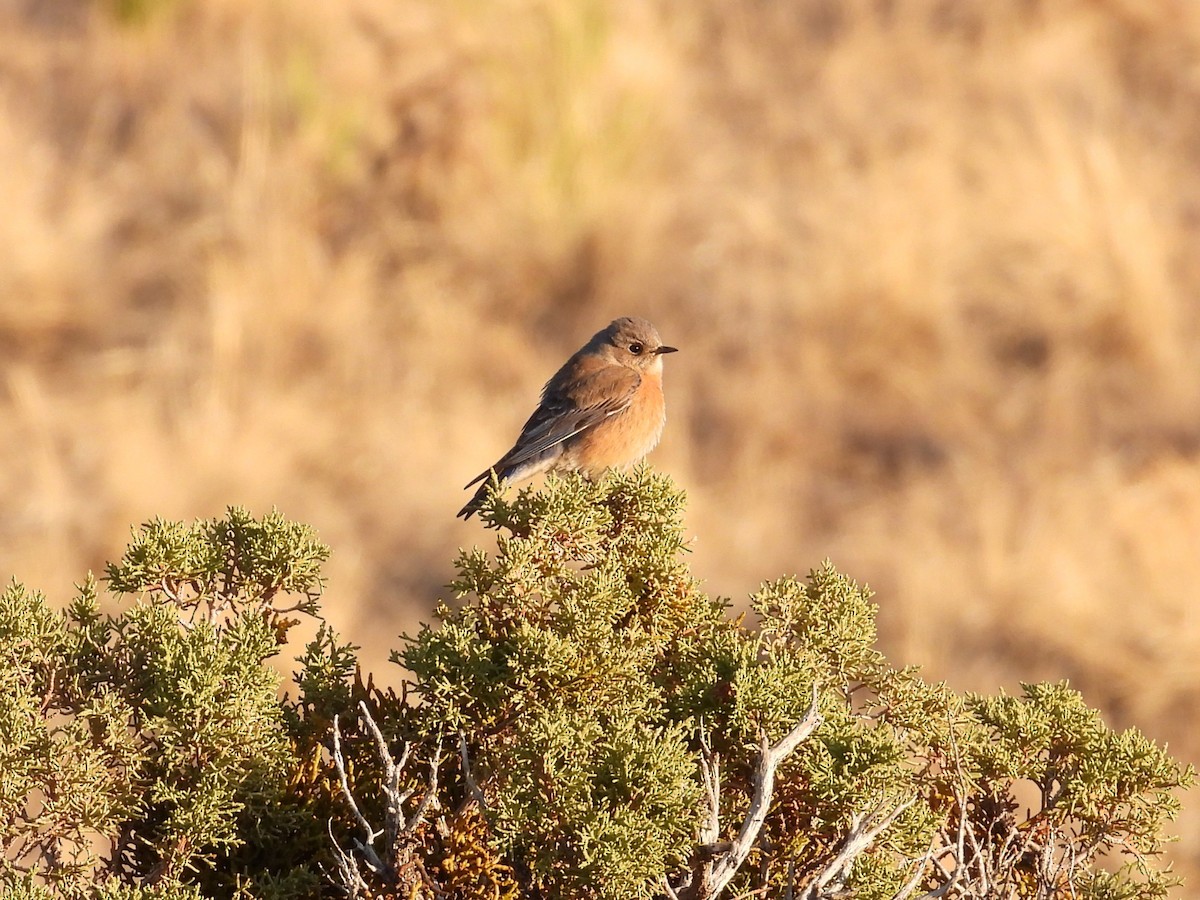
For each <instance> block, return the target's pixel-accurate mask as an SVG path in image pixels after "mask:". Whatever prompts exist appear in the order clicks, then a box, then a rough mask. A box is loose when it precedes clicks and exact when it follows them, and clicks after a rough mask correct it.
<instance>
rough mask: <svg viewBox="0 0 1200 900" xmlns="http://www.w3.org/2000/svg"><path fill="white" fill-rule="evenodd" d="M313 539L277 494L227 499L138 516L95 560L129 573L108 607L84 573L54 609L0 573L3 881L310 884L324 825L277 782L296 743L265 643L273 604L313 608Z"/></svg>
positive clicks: (209, 890) (291, 766)
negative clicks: (271, 500) (0, 582)
mask: <svg viewBox="0 0 1200 900" xmlns="http://www.w3.org/2000/svg"><path fill="white" fill-rule="evenodd" d="M327 554H328V551H327V550H326V549H325V548H324V547H322V546H321V545H320V544H319V543H317V542H316V541H315V540H314V539H313V537H312V535H311V533H310V532H309V531H308V530H307V529H305V528H303V527H302V526H297V525H294V524H292V523H290V522H287V521H286V520H284V519H283V518H282V517H281V516H279V515H278V514H275V513H273V514H271V515H268V516H266V517H264V518H263V519H261V520H255V519H253V518H251V517H250V516H249V515H248V514H247V513H246V512H245V511H244V510H239V509H231V510H229V513H228V515H227V517H225V518H223V519H220V520H215V521H207V522H198V523H196V524H195V525H193V526H190V527H189V526H184V525H181V524H178V523H167V522H161V521H157V520H156V521H154V522H151V523H148V524H147V525H145V526H143V527H142V529H140V530H139V531H138V532H137V533H136V534H135V536H134V540H133V542H132V544H131V545H130V547H129V550H128V551H127V553H126V554H125V556H124V557H123V558H122V560H121V561H120V562H119V563H116V564H114V565H110V566H109V584H110V585H111V586H112V587H113V588H114V589H115V590H117V591H122V592H140V596H139V597H138V598H137V599H136V600H135V601H134V602H133V604H132V605H131V606H129V607H128V608H127V609H126V610H125V611H123V612H122V613H120V614H119V615H115V616H106V615H101V613H100V612H99V609H98V601H97V596H96V587H95V584H94V583H93V582H92V580H91V579H90V578H89V580H88V581H87V582H85V583H84V584H83V585H81V586H80V589H79V595H78V597H77V598H76V599H75V600H74V601H73V602H72V604H71V605H70V607H69V609H68V610H67V611H66V612H56V611H54V610H51V609H50V608H49V607H48V606H47V605H46V603H45V601H44V599H43V598H42V597H41V596H40V595H38V594H35V593H32V592H29V591H27V590H25V589H24V588H23V587H21V586H20V585H16V584H13V585H11V586H10V587H9V588H8V590H7V591H5V592H4V594H3V595H2V598H0V658H3V659H8V660H13V664H11V665H7V666H5V667H2V668H0V690H3V692H4V695H5V697H6V699H9V700H10V701H11V702H6V703H5V704H3V705H0V710H2V711H0V738H2V740H0V768H2V770H3V774H2V775H0V785H2V788H0V804H3V806H2V808H0V816H2V819H0V821H5V822H9V823H11V824H10V826H9V827H8V828H7V829H5V831H4V833H3V834H0V841H2V846H3V857H4V870H3V873H0V878H4V879H5V881H3V882H0V883H3V884H4V885H5V887H6V890H10V889H11V890H14V891H15V890H18V885H21V884H24V885H26V887H25V888H22V889H23V890H33V887H34V886H36V885H41V886H42V888H50V887H54V888H57V889H59V890H61V891H62V892H63V893H64V894H66V895H78V894H80V892H81V891H82V886H83V885H84V884H90V883H91V882H92V881H100V880H102V879H112V881H109V882H108V887H106V888H103V889H101V888H97V889H96V891H98V893H97V892H96V891H93V892H92V893H91V896H97V897H100V896H108V893H105V891H109V890H110V889H111V890H116V889H117V888H116V885H117V884H118V883H120V882H129V883H130V884H131V885H132V884H137V883H142V884H144V886H145V890H141V891H134V890H133V888H132V887H130V891H129V892H127V893H124V894H121V896H129V897H134V896H143V895H144V896H146V897H158V896H162V897H177V896H178V897H183V896H198V895H199V894H198V893H197V892H203V893H204V894H206V895H211V896H231V895H232V894H233V893H235V892H237V891H246V890H250V891H252V892H255V893H260V894H263V895H270V894H271V893H272V890H271V888H272V886H275V885H280V884H284V885H287V886H288V888H289V890H288V891H287V892H286V893H288V894H289V895H295V893H296V891H297V890H301V891H302V890H309V891H311V890H313V889H315V888H316V886H317V885H318V884H319V876H318V873H317V872H316V870H315V863H316V862H317V861H318V860H319V859H320V851H321V849H322V847H323V845H324V836H323V834H322V831H321V828H320V825H319V823H316V822H313V821H312V820H311V815H309V814H308V810H306V808H305V807H306V804H305V802H304V800H303V799H302V798H299V797H297V796H296V792H295V791H294V790H293V785H292V781H293V775H294V773H295V771H296V770H297V768H298V764H299V758H298V756H297V747H296V745H295V742H294V740H293V735H292V734H291V733H290V730H289V728H288V723H287V719H286V716H285V710H284V708H283V707H282V706H281V704H280V702H279V700H278V688H279V677H278V675H277V674H276V673H275V671H274V670H273V669H271V668H270V666H269V665H267V662H268V660H270V659H271V658H272V657H274V656H275V655H276V654H277V653H278V651H279V648H280V643H281V639H282V638H283V637H284V636H285V635H286V631H287V628H288V626H289V624H290V622H289V620H286V619H284V618H283V613H285V612H289V611H295V610H313V609H315V606H314V603H315V596H316V593H317V592H318V591H319V588H320V580H319V566H320V563H321V562H322V561H323V560H324V559H325V558H326V556H327ZM289 592H296V593H297V594H298V596H295V595H292V596H288V597H287V605H272V601H274V600H277V599H282V598H284V597H285V596H286V595H288V593H289ZM33 876H36V878H34V877H33ZM42 888H39V889H42ZM151 888H153V890H151ZM84 893H87V892H86V891H85V892H84ZM114 896H116V895H114Z"/></svg>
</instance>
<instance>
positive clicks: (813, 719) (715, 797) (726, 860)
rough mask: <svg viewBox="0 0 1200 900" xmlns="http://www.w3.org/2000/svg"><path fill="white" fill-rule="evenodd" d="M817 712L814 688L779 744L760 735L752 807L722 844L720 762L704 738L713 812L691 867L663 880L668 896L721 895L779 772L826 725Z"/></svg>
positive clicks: (754, 836)
mask: <svg viewBox="0 0 1200 900" xmlns="http://www.w3.org/2000/svg"><path fill="white" fill-rule="evenodd" d="M821 721H822V719H821V714H820V713H819V712H817V688H816V686H815V685H814V686H813V698H812V703H811V704H810V705H809V707H808V711H807V712H806V713H805V714H804V717H803V718H802V719H801V720H800V721H799V722H798V723H796V726H795V727H794V728H792V730H791V731H789V732H788V733H787V734H786V735H784V736H783V737H782V738H781V739H780V740H779V742H778V743H775V744H772V743H771V742H770V740H769V739H768V738H767V736H766V734H763V735H762V737H761V743H760V746H759V751H758V764H757V766H756V767H755V771H754V793H753V795H752V796H751V798H750V809H749V811H748V812H747V813H746V818H745V819H744V820H743V821H742V825H741V827H740V828H739V829H738V835H737V837H736V838H735V839H734V840H732V841H721V842H718V841H717V838H718V837H719V836H720V831H721V761H720V758H719V756H718V754H716V753H713V752H712V751H711V750H710V749H709V747H708V743H707V741H706V740H704V738H703V737H702V738H701V740H702V742H703V750H702V753H701V756H700V775H701V778H702V779H703V781H704V791H705V795H706V797H707V799H708V816H707V819H706V821H705V822H704V824H703V826H702V827H701V829H700V846H699V847H697V848H696V852H695V853H694V854H693V856H692V869H691V871H690V872H689V873H688V874H687V875H686V876H684V878H683V880H682V881H680V882H679V883H677V884H671V882H670V881H669V880H668V879H665V878H664V881H663V884H664V887H665V890H666V892H667V896H669V897H670V898H672V900H711V898H715V897H717V896H719V895H720V893H721V892H722V891H723V890H725V888H726V887H727V886H728V885H729V882H730V881H732V880H733V877H734V875H736V874H737V872H738V870H739V869H740V868H741V867H742V864H743V863H744V862H745V861H746V857H748V856H749V855H750V850H751V848H753V846H754V842H755V841H757V840H758V835H759V832H760V831H761V830H762V826H763V823H764V822H765V821H766V819H767V812H768V811H769V810H770V808H771V797H772V795H773V794H774V792H775V773H776V772H777V771H778V770H779V766H780V765H781V764H782V763H783V761H784V760H785V759H787V758H788V756H790V755H791V754H792V752H793V751H794V750H795V749H796V748H797V747H798V746H800V743H801V742H802V741H803V740H804V739H805V738H807V737H808V736H809V735H810V734H812V733H813V731H814V730H816V728H817V726H818V725H820V724H821Z"/></svg>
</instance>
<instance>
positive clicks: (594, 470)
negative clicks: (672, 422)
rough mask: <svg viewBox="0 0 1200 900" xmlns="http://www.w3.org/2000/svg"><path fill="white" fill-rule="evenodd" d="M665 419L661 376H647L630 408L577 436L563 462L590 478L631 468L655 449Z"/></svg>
mask: <svg viewBox="0 0 1200 900" xmlns="http://www.w3.org/2000/svg"><path fill="white" fill-rule="evenodd" d="M666 419H667V407H666V402H665V401H664V399H663V392H662V376H661V375H658V374H655V373H650V374H647V375H645V376H644V377H643V379H642V383H641V384H640V385H639V386H638V389H637V391H636V393H634V395H633V401H632V402H631V403H630V404H629V406H628V407H627V408H626V409H625V410H623V411H622V412H619V413H617V414H616V415H614V416H610V417H609V418H608V419H605V420H604V421H603V422H601V423H600V424H599V425H597V426H596V427H595V428H592V429H591V430H589V431H588V432H587V433H586V434H583V435H580V438H579V441H578V442H577V443H576V444H575V446H574V447H572V448H571V449H570V451H569V452H568V454H566V455H567V456H569V457H570V459H569V461H568V460H564V462H567V463H568V465H569V467H570V468H573V469H578V470H579V471H581V472H584V473H586V474H587V475H589V476H595V475H599V474H600V473H601V472H603V471H604V470H605V469H618V468H622V467H624V466H628V465H631V464H632V463H635V462H637V461H638V460H640V459H641V458H642V457H643V456H645V455H646V454H647V453H649V452H650V451H651V450H653V449H654V448H655V446H656V445H657V444H658V439H659V438H660V437H661V436H662V430H663V424H664V423H665V422H666Z"/></svg>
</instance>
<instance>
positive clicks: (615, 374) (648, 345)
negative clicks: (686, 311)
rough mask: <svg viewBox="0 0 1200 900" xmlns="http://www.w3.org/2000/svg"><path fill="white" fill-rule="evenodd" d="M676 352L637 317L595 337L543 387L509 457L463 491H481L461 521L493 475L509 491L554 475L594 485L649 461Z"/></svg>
mask: <svg viewBox="0 0 1200 900" xmlns="http://www.w3.org/2000/svg"><path fill="white" fill-rule="evenodd" d="M677 350H678V348H676V347H668V346H666V345H665V344H663V342H662V338H660V337H659V335H658V329H657V328H655V327H654V326H653V325H652V324H650V323H649V322H648V321H646V320H645V319H642V318H638V317H636V316H622V317H621V318H619V319H614V320H613V321H612V322H610V323H609V324H608V326H607V327H605V328H602V329H601V330H600V331H597V332H596V333H595V334H594V335H592V338H591V340H589V341H588V342H587V343H586V344H584V345H583V346H582V347H580V348H579V350H577V351H576V352H575V353H574V354H573V355H572V356H571V358H570V359H568V360H567V361H566V362H565V363H563V366H562V368H560V369H559V370H558V371H557V372H555V373H554V376H553V377H552V378H551V379H550V380H549V381H547V382H546V386H545V387H544V388H542V397H541V402H540V403H539V404H538V407H537V409H535V410H534V411H533V415H531V416H530V417H529V420H528V421H527V422H526V423H525V427H524V428H522V429H521V435H520V437H518V438H517V441H516V443H515V444H513V446H512V449H511V450H509V451H508V452H507V453H505V454H504V455H503V456H502V457H500V459H498V460H497V461H496V462H495V463H494V464H493V465H491V466H489V467H488V468H486V469H484V470H483V471H482V472H480V473H479V474H478V475H476V476H475V477H474V478H472V479H471V480H470V481H469V482H467V484H466V486H465V487H464V488H463V490H466V489H467V488H470V487H471V486H472V485H474V484H477V483H478V482H480V481H483V482H484V483H483V484H481V485H480V486H479V489H478V490H477V491H475V496H473V497H472V498H471V499H470V501H469V502H468V503H467V505H466V506H464V507H463V508H462V509H460V510H459V511H458V515H459V516H460V517H462V518H463V519H464V520H465V519H469V518H471V516H472V515H473V514H474V513H476V512H478V511H479V508H480V506H482V505H483V501H484V500H485V499H486V497H487V492H488V486H489V484H488V482H487V481H485V479H487V478H488V477H489V476H490V475H491V474H492V473H493V472H495V473H496V475H497V477H498V478H499V479H500V480H501V481H502V482H505V483H509V482H514V481H522V480H524V479H526V478H532V477H533V476H534V475H537V474H539V473H542V472H552V471H554V472H580V473H582V474H584V475H585V476H587V477H588V478H595V477H596V476H598V475H600V474H601V473H602V472H604V471H606V470H608V469H619V468H623V467H625V466H629V465H632V464H633V463H635V462H637V461H638V460H640V459H641V458H642V457H644V456H645V455H646V454H647V453H649V452H650V451H651V450H653V449H654V448H655V447H656V446H657V445H658V440H659V438H660V437H661V436H662V430H663V425H665V424H666V420H667V407H666V401H665V400H664V398H663V388H662V383H663V356H664V355H666V354H667V353H675V352H677Z"/></svg>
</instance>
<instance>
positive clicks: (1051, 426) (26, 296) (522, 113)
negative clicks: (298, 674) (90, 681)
mask: <svg viewBox="0 0 1200 900" xmlns="http://www.w3.org/2000/svg"><path fill="white" fill-rule="evenodd" d="M1198 242H1200V4H1197V3H1195V2H1192V0H1053V2H1051V0H1042V2H1039V0H846V2H841V0H689V2H688V3H686V4H679V3H668V2H658V0H654V2H649V0H648V2H644V3H636V4H632V3H631V4H619V3H606V2H599V0H571V2H554V0H493V2H479V0H438V2H428V0H425V2H415V0H342V2H338V3H288V2H284V0H204V2H200V0H3V2H0V246H2V247H3V251H2V253H0V425H2V427H3V436H4V439H3V441H2V442H0V491H2V493H3V497H4V502H3V504H2V506H0V570H2V572H3V574H4V575H5V576H7V575H9V574H12V575H14V576H16V577H17V578H18V579H20V580H22V581H24V582H25V583H27V584H29V585H31V586H36V587H39V588H41V589H43V590H45V591H46V592H47V593H48V594H49V595H50V596H51V597H52V598H54V599H55V600H56V601H60V602H66V600H67V599H68V598H69V597H70V595H71V593H72V583H73V582H75V581H78V580H80V579H81V577H82V576H83V574H84V573H85V572H86V571H87V570H88V569H89V568H90V569H93V570H96V571H100V570H101V569H102V567H103V564H104V561H105V560H107V559H112V558H115V557H116V556H117V555H119V554H120V552H121V551H122V549H123V547H124V544H125V541H126V539H127V537H128V534H129V527H130V526H131V525H133V524H136V523H138V522H141V521H144V520H145V519H147V518H149V517H152V516H155V515H161V516H164V517H174V518H185V519H191V518H195V517H201V516H212V515H218V514H220V513H221V512H222V511H223V509H224V508H225V506H226V505H229V504H235V503H236V504H244V505H247V506H249V507H250V508H251V509H252V510H254V511H255V512H257V513H262V512H265V511H267V510H269V509H270V508H271V507H272V506H277V507H279V508H280V509H281V510H282V511H283V512H285V513H286V514H287V515H289V516H291V517H293V518H297V519H300V520H303V521H306V522H308V523H310V524H312V525H313V526H315V527H316V528H317V529H318V530H319V532H320V534H321V536H322V538H323V539H324V540H325V541H327V542H328V543H329V544H331V545H332V547H333V548H334V556H333V558H332V560H331V562H330V564H329V566H328V568H327V574H328V576H329V582H330V583H329V590H328V593H327V601H328V610H329V616H330V618H331V620H332V621H333V622H334V624H335V625H336V627H337V628H338V629H339V630H340V631H341V632H342V634H343V635H344V636H345V637H347V638H349V639H351V640H353V641H355V642H357V643H360V644H362V645H363V646H364V648H365V651H364V655H365V659H366V662H367V663H368V665H369V666H371V667H373V668H377V669H378V668H381V667H382V668H384V669H387V668H388V667H387V666H385V664H384V660H385V659H386V655H387V651H388V649H389V648H391V647H394V646H396V645H397V643H398V641H397V638H396V635H398V634H399V633H400V632H401V631H404V630H409V631H411V630H412V629H414V628H415V627H416V626H417V623H418V622H419V621H420V620H422V619H427V618H429V614H430V611H431V609H432V606H433V603H434V601H435V600H436V599H437V598H438V597H439V596H445V595H446V592H445V589H444V588H443V585H444V584H445V583H446V582H447V581H448V580H449V579H450V578H451V577H452V575H453V566H452V561H453V558H454V555H455V551H456V548H458V547H460V546H470V545H472V544H474V543H483V544H485V545H486V544H488V543H490V541H491V540H492V538H491V535H490V534H488V533H485V532H484V531H483V530H482V529H481V528H480V527H479V524H478V520H472V521H471V522H469V523H463V522H462V521H461V520H458V519H456V518H455V517H454V513H455V512H456V511H457V510H458V508H459V506H460V505H461V504H462V503H463V502H464V501H465V499H466V497H467V495H466V494H465V493H464V492H463V491H462V489H461V488H462V485H463V484H464V483H465V482H466V481H467V480H468V479H469V478H470V477H472V476H473V475H475V474H476V473H477V472H478V471H479V470H480V469H482V468H483V467H484V466H486V465H488V464H489V463H491V462H492V461H493V460H494V459H496V458H497V457H498V456H499V455H500V454H501V453H502V452H503V451H504V450H506V449H507V448H508V447H509V445H510V444H511V442H512V440H513V438H514V437H515V436H516V434H517V431H518V430H519V428H520V425H521V424H522V423H523V421H524V419H525V417H526V416H527V415H528V413H529V412H530V411H531V410H532V408H533V405H534V403H535V402H536V398H537V394H538V392H539V390H540V388H541V385H542V384H543V382H544V381H545V380H546V378H547V377H548V376H549V375H550V374H551V373H552V372H553V371H554V369H555V368H556V367H557V366H558V365H559V364H560V363H561V362H562V361H563V360H564V359H565V358H566V356H567V355H568V354H569V353H570V352H572V351H573V350H575V349H576V348H577V347H578V346H579V345H580V344H582V343H583V342H584V341H585V340H586V339H587V338H588V337H589V336H590V335H591V334H592V333H593V332H594V331H596V330H597V329H598V328H600V327H602V326H603V325H604V324H605V323H607V322H608V321H609V319H611V318H613V317H614V316H616V315H620V314H638V315H644V316H646V317H648V318H650V319H652V320H653V321H654V322H655V323H656V324H658V326H659V328H660V330H661V332H662V334H663V337H664V340H666V341H667V342H668V343H671V344H674V345H677V346H679V347H680V348H681V349H682V352H681V353H679V354H678V355H677V356H672V357H671V358H670V359H669V360H668V361H667V363H668V364H667V394H668V403H669V409H670V420H669V423H668V426H667V429H666V432H665V435H664V440H663V443H662V445H661V446H660V447H659V449H658V450H657V451H656V452H655V453H654V454H653V456H652V457H651V459H652V462H653V463H654V465H655V466H656V467H658V468H659V469H661V470H663V471H666V472H668V473H669V474H670V475H671V476H672V477H673V478H674V479H675V480H676V481H677V483H678V484H679V485H680V486H682V487H683V488H685V489H686V490H687V493H688V496H689V500H690V506H689V510H688V514H687V526H688V531H689V533H690V534H693V535H695V542H694V553H693V554H692V558H691V563H692V564H693V566H694V568H695V570H696V572H697V573H698V574H699V575H700V576H701V577H703V578H704V579H706V581H707V585H708V587H709V589H710V590H711V591H712V592H714V593H718V594H721V595H725V596H730V597H732V598H733V599H734V600H735V601H740V600H743V599H744V598H745V596H746V595H747V594H748V593H749V592H751V591H753V590H754V589H755V588H756V587H757V586H758V584H759V582H760V581H762V580H764V579H767V578H774V577H777V576H779V575H782V574H785V573H790V572H799V573H804V572H806V571H807V570H808V569H809V568H810V567H812V566H815V565H817V564H819V563H820V562H821V560H822V559H824V558H825V557H829V558H831V559H832V560H833V561H834V562H835V563H836V564H837V565H838V566H839V567H841V568H842V569H844V570H845V571H847V572H849V573H850V574H851V575H853V576H854V577H856V578H857V579H859V580H860V581H866V582H868V583H869V584H870V585H871V586H872V587H873V588H874V589H875V590H876V591H877V600H878V602H879V604H880V607H881V626H882V630H883V648H884V650H885V651H886V652H887V653H888V655H889V657H890V658H891V659H892V660H893V661H894V662H896V663H898V664H915V665H920V666H922V667H923V668H924V670H925V671H926V673H928V674H929V675H931V676H932V677H936V678H944V679H946V680H947V681H948V682H949V683H950V684H951V685H952V686H953V687H955V688H957V689H959V690H980V691H988V692H994V691H996V690H998V689H999V688H1001V687H1005V688H1008V689H1012V688H1014V687H1016V686H1017V683H1018V681H1019V680H1026V681H1030V680H1038V679H1056V680H1057V679H1062V678H1069V679H1070V680H1071V682H1072V684H1074V685H1075V686H1077V687H1078V688H1080V689H1082V690H1083V691H1084V693H1085V696H1086V697H1087V698H1088V699H1089V700H1090V701H1091V702H1092V703H1094V704H1097V705H1099V706H1100V707H1101V708H1102V709H1103V710H1104V712H1105V715H1106V717H1107V719H1108V720H1109V721H1110V722H1111V723H1112V724H1115V725H1117V726H1127V725H1137V726H1139V727H1140V728H1142V729H1143V730H1144V731H1146V732H1147V733H1148V734H1150V735H1151V736H1153V737H1155V738H1156V739H1158V740H1160V741H1169V742H1170V744H1171V747H1172V749H1173V750H1174V751H1175V752H1176V753H1178V754H1179V755H1181V756H1182V757H1183V758H1185V759H1190V760H1192V761H1196V760H1197V759H1200V728H1198V727H1197V725H1196V718H1197V712H1198V711H1200V606H1198V604H1197V597H1198V595H1200V553H1197V548H1198V547H1200V252H1198V251H1200V243H1198ZM386 674H387V676H388V677H391V678H394V679H395V680H398V678H399V672H398V671H397V670H394V669H393V670H391V671H390V672H387V673H386ZM1185 805H1190V806H1192V807H1195V803H1194V801H1193V802H1192V803H1190V804H1188V803H1187V801H1185ZM1180 829H1181V831H1182V834H1183V842H1182V843H1181V844H1180V845H1179V847H1178V848H1177V850H1176V859H1177V862H1178V868H1179V869H1180V870H1181V871H1184V872H1193V873H1194V872H1196V871H1197V863H1198V862H1200V814H1198V811H1197V810H1196V809H1194V808H1193V809H1192V810H1191V811H1190V812H1189V813H1188V814H1187V815H1186V818H1185V819H1184V820H1183V821H1182V822H1181V825H1180Z"/></svg>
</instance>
